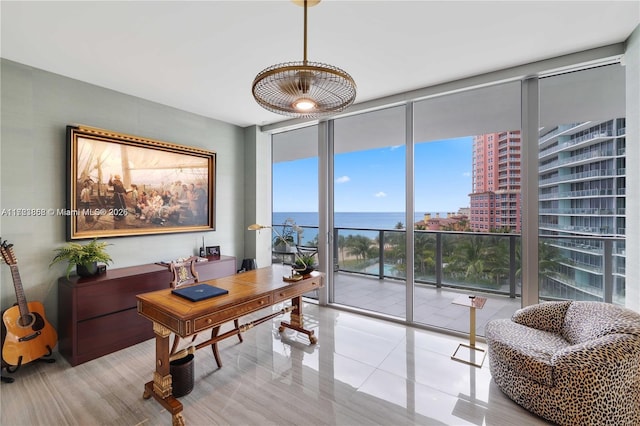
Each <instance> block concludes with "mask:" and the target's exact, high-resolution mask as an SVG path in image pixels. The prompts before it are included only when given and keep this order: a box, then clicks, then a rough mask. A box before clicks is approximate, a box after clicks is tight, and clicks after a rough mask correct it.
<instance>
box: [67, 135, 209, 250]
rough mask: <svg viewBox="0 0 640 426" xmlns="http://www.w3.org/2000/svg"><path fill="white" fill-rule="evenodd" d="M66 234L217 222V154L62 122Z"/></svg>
mask: <svg viewBox="0 0 640 426" xmlns="http://www.w3.org/2000/svg"><path fill="white" fill-rule="evenodd" d="M67 158H68V162H69V163H68V168H67V182H68V184H67V210H66V211H65V212H64V213H65V216H66V217H67V240H68V241H70V240H77V239H85V238H103V237H121V236H133V235H147V234H165V233H174V232H199V231H210V230H214V229H215V175H216V170H215V168H216V154H215V152H212V151H207V150H203V149H199V148H191V147H186V146H181V145H176V144H172V143H168V142H162V141H157V140H152V139H145V138H141V137H138V136H132V135H126V134H121V133H115V132H111V131H108V130H102V129H96V128H92V127H85V126H67Z"/></svg>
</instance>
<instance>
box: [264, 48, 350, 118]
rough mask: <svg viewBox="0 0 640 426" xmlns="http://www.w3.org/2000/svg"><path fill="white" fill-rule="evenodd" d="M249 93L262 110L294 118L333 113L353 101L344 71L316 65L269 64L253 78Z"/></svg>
mask: <svg viewBox="0 0 640 426" xmlns="http://www.w3.org/2000/svg"><path fill="white" fill-rule="evenodd" d="M252 91H253V96H254V98H255V99H256V101H257V102H258V103H259V104H260V105H261V106H262V107H263V108H265V109H267V110H269V111H272V112H275V113H278V114H283V115H289V116H293V117H320V116H325V115H329V114H333V113H335V112H338V111H342V110H343V109H345V108H346V107H348V106H349V105H351V104H352V103H353V101H354V100H355V98H356V84H355V82H354V81H353V78H351V76H350V75H349V74H348V73H347V72H346V71H344V70H342V69H340V68H338V67H334V66H332V65H327V64H322V63H319V62H304V61H298V62H287V63H283V64H278V65H272V66H270V67H268V68H266V69H264V70H262V71H261V72H260V73H259V74H258V75H257V76H256V78H255V80H254V81H253V87H252ZM301 101H303V102H301ZM299 103H300V104H299ZM302 103H306V105H305V107H306V109H301V107H300V106H301V105H302Z"/></svg>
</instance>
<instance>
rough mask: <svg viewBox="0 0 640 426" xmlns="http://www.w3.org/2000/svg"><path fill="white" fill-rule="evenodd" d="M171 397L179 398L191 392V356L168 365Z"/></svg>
mask: <svg viewBox="0 0 640 426" xmlns="http://www.w3.org/2000/svg"><path fill="white" fill-rule="evenodd" d="M169 373H170V374H171V386H172V387H173V391H172V393H173V396H174V397H176V398H180V397H181V396H185V395H188V394H189V393H191V391H192V390H193V354H189V355H187V356H185V357H183V358H178V359H175V360H173V361H171V362H170V363H169Z"/></svg>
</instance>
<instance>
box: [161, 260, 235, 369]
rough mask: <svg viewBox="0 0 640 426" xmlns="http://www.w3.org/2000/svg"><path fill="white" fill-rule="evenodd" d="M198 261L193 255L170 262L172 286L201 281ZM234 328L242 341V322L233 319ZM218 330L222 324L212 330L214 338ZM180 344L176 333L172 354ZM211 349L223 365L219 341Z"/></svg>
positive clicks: (217, 361) (177, 286) (192, 340)
mask: <svg viewBox="0 0 640 426" xmlns="http://www.w3.org/2000/svg"><path fill="white" fill-rule="evenodd" d="M197 261H198V257H197V256H191V257H189V258H188V259H185V260H184V261H182V262H171V263H170V264H169V272H171V276H172V279H171V282H170V283H169V284H170V286H171V288H179V287H182V286H186V285H189V284H195V283H197V282H200V278H199V276H198V271H196V262H197ZM233 325H234V327H235V328H234V330H237V334H238V339H239V340H240V343H242V334H241V333H240V324H239V322H238V320H237V319H236V320H234V321H233ZM218 331H220V326H216V327H214V328H213V329H212V330H211V338H214V337H216V336H217V335H218ZM196 337H198V335H197V334H194V335H193V337H192V338H191V342H192V343H193V342H194V341H195V340H196ZM179 344H180V336H178V335H175V336H174V339H173V345H172V346H171V354H170V355H175V354H176V353H177V352H178V345H179ZM211 350H212V351H213V357H214V358H215V359H216V363H217V364H218V368H220V367H222V361H221V360H220V353H219V352H218V343H217V342H216V343H213V344H212V345H211Z"/></svg>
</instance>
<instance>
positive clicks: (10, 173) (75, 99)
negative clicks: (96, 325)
mask: <svg viewBox="0 0 640 426" xmlns="http://www.w3.org/2000/svg"><path fill="white" fill-rule="evenodd" d="M1 84H2V86H1V107H2V109H1V120H2V121H1V125H2V130H1V134H0V137H1V139H0V144H1V145H0V148H1V149H0V166H1V168H0V189H1V195H0V210H2V209H17V208H45V209H49V208H53V209H59V208H60V209H62V208H64V207H65V205H66V204H65V203H66V201H65V173H66V167H67V160H66V153H65V149H66V148H65V147H66V145H65V144H66V142H65V127H66V126H67V125H69V124H85V125H88V126H93V127H99V128H103V129H108V130H113V131H116V132H121V133H128V134H132V135H137V136H142V137H146V138H151V139H157V140H162V141H167V142H172V143H176V144H180V145H187V146H193V147H199V148H205V149H208V150H212V151H215V152H216V153H217V186H216V205H217V211H216V212H217V216H216V231H213V232H207V233H203V232H200V233H181V234H165V235H152V236H143V237H122V238H111V239H109V240H108V242H109V243H112V244H113V245H112V246H111V247H109V253H110V254H111V256H112V257H113V260H114V263H113V264H112V265H110V266H109V268H119V267H125V266H132V265H139V264H145V263H153V262H157V261H159V260H165V259H174V258H177V257H180V256H185V255H191V254H195V253H196V250H197V248H198V246H199V245H201V244H202V237H203V236H204V237H205V241H206V244H207V245H220V246H221V251H222V254H223V255H232V256H236V257H237V258H238V262H241V261H242V258H243V257H244V229H246V226H247V224H245V223H244V197H243V196H242V194H243V193H244V186H245V182H244V179H245V173H244V167H245V163H244V156H245V155H244V150H245V145H244V130H243V129H242V128H240V127H237V126H234V125H231V124H228V123H224V122H221V121H216V120H212V119H209V118H206V117H202V116H198V115H194V114H190V113H187V112H184V111H180V110H177V109H175V108H170V107H167V106H164V105H160V104H157V103H153V102H149V101H146V100H143V99H139V98H135V97H133V96H129V95H125V94H122V93H118V92H115V91H112V90H107V89H104V88H101V87H97V86H93V85H90V84H87V83H83V82H80V81H77V80H73V79H70V78H66V77H62V76H59V75H56V74H52V73H49V72H45V71H42V70H38V69H35V68H31V67H27V66H24V65H21V64H17V63H15V62H11V61H7V60H4V59H3V60H2V62H1ZM5 213H6V211H5ZM0 236H1V237H2V239H3V240H8V241H9V242H11V243H13V244H14V249H15V254H16V256H17V258H18V265H19V271H20V276H21V278H22V283H23V286H24V290H25V294H26V297H27V300H29V301H31V300H39V301H41V302H43V303H44V305H45V310H46V316H47V318H48V319H49V321H50V322H52V323H53V324H54V326H56V325H57V279H58V277H60V276H61V275H63V271H64V265H62V264H58V265H55V266H54V267H52V268H49V262H50V260H51V258H52V257H53V249H55V248H57V247H59V246H61V245H62V244H63V243H64V242H65V218H64V217H57V216H44V217H16V216H9V215H7V214H5V215H3V216H2V217H0ZM0 280H1V281H0V294H1V303H2V309H5V308H7V307H9V306H11V305H12V304H13V303H15V293H14V288H13V284H12V283H13V281H12V278H11V274H10V271H9V268H8V267H6V266H5V265H2V266H1V267H0Z"/></svg>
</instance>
